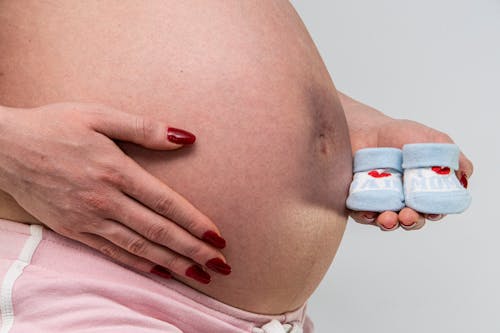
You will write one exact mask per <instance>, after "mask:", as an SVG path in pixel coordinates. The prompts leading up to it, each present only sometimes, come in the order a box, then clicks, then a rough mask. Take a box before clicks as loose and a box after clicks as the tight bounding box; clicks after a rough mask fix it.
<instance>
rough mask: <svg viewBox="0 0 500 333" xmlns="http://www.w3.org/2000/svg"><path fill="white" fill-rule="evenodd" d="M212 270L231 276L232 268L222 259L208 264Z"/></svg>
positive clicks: (211, 260) (210, 261)
mask: <svg viewBox="0 0 500 333" xmlns="http://www.w3.org/2000/svg"><path fill="white" fill-rule="evenodd" d="M205 265H206V266H207V267H208V268H210V269H211V270H214V271H216V272H218V273H221V274H223V275H229V274H231V266H229V265H228V264H226V263H225V262H224V261H223V260H222V259H221V258H213V259H210V260H209V261H207V262H206V264H205Z"/></svg>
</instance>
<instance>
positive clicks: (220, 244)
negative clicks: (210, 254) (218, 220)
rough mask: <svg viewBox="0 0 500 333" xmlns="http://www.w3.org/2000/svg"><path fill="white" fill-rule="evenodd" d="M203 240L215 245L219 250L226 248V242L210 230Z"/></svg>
mask: <svg viewBox="0 0 500 333" xmlns="http://www.w3.org/2000/svg"><path fill="white" fill-rule="evenodd" d="M201 238H202V239H203V240H204V241H205V242H207V243H208V244H210V245H213V246H215V247H216V248H218V249H223V248H225V247H226V240H225V239H224V238H222V237H221V236H219V235H218V234H217V233H216V232H215V231H212V230H209V231H207V232H205V233H204V234H203V236H201Z"/></svg>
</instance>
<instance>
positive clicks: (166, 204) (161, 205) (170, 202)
mask: <svg viewBox="0 0 500 333" xmlns="http://www.w3.org/2000/svg"><path fill="white" fill-rule="evenodd" d="M153 209H154V210H155V211H156V212H158V213H160V214H161V215H163V216H173V215H174V214H175V213H176V207H175V201H174V199H173V198H172V197H171V196H165V197H162V198H160V199H158V200H157V201H156V203H155V204H154V206H153Z"/></svg>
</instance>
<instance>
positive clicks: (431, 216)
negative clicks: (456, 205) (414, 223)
mask: <svg viewBox="0 0 500 333" xmlns="http://www.w3.org/2000/svg"><path fill="white" fill-rule="evenodd" d="M442 217H443V215H441V214H427V219H428V220H431V221H437V220H439V219H441V218H442Z"/></svg>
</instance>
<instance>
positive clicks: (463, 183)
mask: <svg viewBox="0 0 500 333" xmlns="http://www.w3.org/2000/svg"><path fill="white" fill-rule="evenodd" d="M460 183H461V184H462V186H463V187H464V188H467V186H469V181H468V180H467V175H466V174H465V173H462V177H461V178H460Z"/></svg>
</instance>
